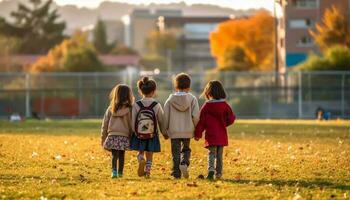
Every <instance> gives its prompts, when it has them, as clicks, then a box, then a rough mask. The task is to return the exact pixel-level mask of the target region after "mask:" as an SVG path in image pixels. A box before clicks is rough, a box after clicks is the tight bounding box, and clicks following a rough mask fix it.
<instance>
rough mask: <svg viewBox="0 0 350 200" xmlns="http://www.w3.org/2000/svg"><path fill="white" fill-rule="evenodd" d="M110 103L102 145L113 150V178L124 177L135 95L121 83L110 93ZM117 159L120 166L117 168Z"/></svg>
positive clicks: (103, 126) (105, 118)
mask: <svg viewBox="0 0 350 200" xmlns="http://www.w3.org/2000/svg"><path fill="white" fill-rule="evenodd" d="M110 100H111V101H110V105H109V107H108V108H107V110H106V113H105V115H104V118H103V123H102V130H101V132H102V133H101V143H102V146H103V147H104V148H105V149H107V150H109V151H111V152H112V175H111V177H112V178H117V177H122V176H123V169H124V158H125V150H127V149H128V148H129V146H130V144H129V137H130V135H131V133H132V126H131V108H132V104H133V102H134V96H133V94H132V92H131V89H130V88H129V86H127V85H122V84H119V85H117V86H115V87H114V88H113V89H112V91H111V93H110ZM117 161H119V166H118V170H117Z"/></svg>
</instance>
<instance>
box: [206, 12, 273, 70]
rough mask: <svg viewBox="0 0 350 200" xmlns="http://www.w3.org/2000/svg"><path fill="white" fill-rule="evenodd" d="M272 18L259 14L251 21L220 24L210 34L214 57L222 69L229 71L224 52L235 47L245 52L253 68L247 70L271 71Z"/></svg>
mask: <svg viewBox="0 0 350 200" xmlns="http://www.w3.org/2000/svg"><path fill="white" fill-rule="evenodd" d="M273 20H274V19H273V17H272V16H271V15H270V13H268V12H264V11H263V12H259V13H257V14H256V15H254V16H252V17H250V18H242V19H233V20H229V21H226V22H223V23H221V24H219V26H218V29H217V30H216V31H215V32H212V33H211V34H210V46H211V53H212V55H213V56H214V57H216V59H217V65H218V67H219V69H222V68H226V67H227V64H226V63H225V62H226V61H225V59H224V55H225V51H226V50H228V49H229V47H232V46H239V47H241V48H242V49H244V51H245V54H246V56H247V59H248V60H249V63H251V67H249V68H248V69H247V70H269V69H272V67H273V45H274V34H273V30H274V27H273Z"/></svg>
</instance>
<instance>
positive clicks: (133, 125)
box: [131, 104, 137, 132]
mask: <svg viewBox="0 0 350 200" xmlns="http://www.w3.org/2000/svg"><path fill="white" fill-rule="evenodd" d="M136 106H137V105H136V104H134V105H133V106H132V110H131V130H132V131H133V132H136V131H135V123H136V115H137V108H136Z"/></svg>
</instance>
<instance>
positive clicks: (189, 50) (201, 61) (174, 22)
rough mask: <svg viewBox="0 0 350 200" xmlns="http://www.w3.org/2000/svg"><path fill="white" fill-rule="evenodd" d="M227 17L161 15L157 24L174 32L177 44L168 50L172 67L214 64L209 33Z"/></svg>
mask: <svg viewBox="0 0 350 200" xmlns="http://www.w3.org/2000/svg"><path fill="white" fill-rule="evenodd" d="M229 19H230V18H229V17H215V16H210V17H185V16H182V17H173V16H169V17H161V18H160V19H159V22H158V25H159V26H160V27H162V28H164V29H170V30H172V31H173V32H175V33H176V37H177V40H178V45H177V48H176V49H175V50H172V51H171V52H170V55H169V56H171V58H170V59H171V65H172V68H174V69H177V70H186V69H192V70H193V69H197V70H205V69H209V68H213V67H215V66H216V62H215V59H214V58H213V56H212V55H211V51H210V43H209V35H210V32H212V31H214V30H215V29H216V27H217V26H218V24H219V23H221V22H223V21H226V20H229Z"/></svg>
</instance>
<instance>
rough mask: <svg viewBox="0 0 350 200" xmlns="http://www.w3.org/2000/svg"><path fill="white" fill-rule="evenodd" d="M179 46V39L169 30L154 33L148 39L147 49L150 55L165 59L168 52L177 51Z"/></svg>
mask: <svg viewBox="0 0 350 200" xmlns="http://www.w3.org/2000/svg"><path fill="white" fill-rule="evenodd" d="M176 46H177V39H176V37H175V35H174V33H172V32H171V31H169V30H163V31H158V30H157V31H152V32H150V34H149V35H148V36H147V38H146V47H147V50H148V53H149V54H151V55H157V56H161V57H165V56H166V53H167V51H168V50H172V49H175V48H176Z"/></svg>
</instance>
